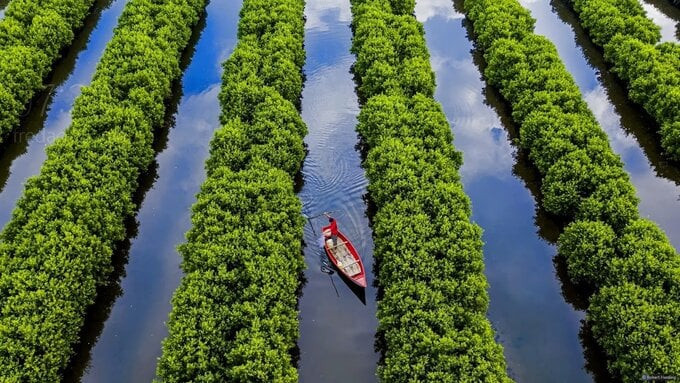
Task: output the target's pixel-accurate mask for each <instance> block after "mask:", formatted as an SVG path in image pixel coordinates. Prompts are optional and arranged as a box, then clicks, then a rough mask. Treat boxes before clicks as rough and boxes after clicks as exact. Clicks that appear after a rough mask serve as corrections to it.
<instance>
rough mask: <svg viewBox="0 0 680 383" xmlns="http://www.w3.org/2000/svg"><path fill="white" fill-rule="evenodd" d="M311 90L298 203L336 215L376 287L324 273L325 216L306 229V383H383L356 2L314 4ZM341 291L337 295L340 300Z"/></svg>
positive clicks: (305, 102)
mask: <svg viewBox="0 0 680 383" xmlns="http://www.w3.org/2000/svg"><path fill="white" fill-rule="evenodd" d="M305 14H306V17H307V22H306V26H305V30H306V31H305V33H306V36H305V46H306V50H307V63H306V66H305V74H306V84H305V90H304V92H303V99H302V117H303V119H304V120H305V122H306V123H307V127H308V130H309V133H308V135H307V137H306V138H305V143H306V144H307V147H308V154H307V157H306V159H305V163H304V167H303V170H302V175H303V186H302V189H301V190H300V192H299V194H298V196H299V198H300V199H301V200H302V203H303V209H304V212H305V213H306V214H307V215H314V214H317V213H319V212H323V211H332V212H333V215H334V216H335V217H336V218H337V221H338V226H339V229H340V230H341V231H343V232H344V233H345V234H346V235H347V236H348V237H349V239H350V240H351V241H352V242H353V243H354V245H355V247H356V248H357V250H358V251H359V254H360V255H361V257H362V259H363V262H364V265H365V266H366V272H367V279H368V287H367V288H366V289H365V292H364V294H361V292H359V291H357V290H355V289H351V288H350V286H349V285H348V283H347V282H345V281H344V280H342V279H341V278H339V277H338V275H337V273H336V274H334V275H332V276H329V275H327V274H324V273H323V272H321V271H320V268H321V265H322V262H323V260H324V259H325V254H324V252H323V249H322V248H321V247H320V245H319V237H320V227H321V225H324V224H326V223H327V221H326V220H325V217H320V218H317V219H313V220H312V222H311V225H310V224H308V225H307V226H306V227H305V237H304V239H305V244H306V246H305V249H304V252H305V260H306V263H307V269H306V270H305V278H306V283H305V285H304V287H303V290H302V296H301V298H300V340H299V342H298V345H299V348H300V363H299V373H300V380H299V381H300V382H301V383H318V382H324V383H341V382H352V383H370V382H376V381H377V377H376V375H375V373H376V365H377V363H378V358H379V355H378V354H377V353H376V352H375V351H374V339H375V332H376V328H377V319H376V301H375V299H376V290H375V288H374V287H373V253H372V252H373V241H372V232H371V229H370V227H369V222H368V218H367V216H366V211H367V205H366V203H365V202H364V199H363V196H364V195H365V193H366V185H367V181H366V178H365V176H364V171H363V169H362V168H361V157H360V153H359V152H358V150H357V148H356V145H357V144H358V142H359V139H358V137H357V134H356V132H355V126H356V124H357V120H356V116H357V114H358V112H359V106H358V104H357V96H356V94H355V92H354V81H353V78H352V75H351V73H350V67H351V65H352V63H353V62H354V57H353V56H352V55H351V54H350V45H351V38H352V34H351V30H350V28H349V23H350V21H351V13H350V8H349V0H333V1H324V0H308V1H307V7H306V10H305ZM336 289H337V294H336Z"/></svg>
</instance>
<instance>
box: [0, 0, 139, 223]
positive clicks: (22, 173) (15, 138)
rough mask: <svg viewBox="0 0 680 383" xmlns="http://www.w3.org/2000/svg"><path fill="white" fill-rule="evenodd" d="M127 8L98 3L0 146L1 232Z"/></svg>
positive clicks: (119, 0)
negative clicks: (40, 89)
mask: <svg viewBox="0 0 680 383" xmlns="http://www.w3.org/2000/svg"><path fill="white" fill-rule="evenodd" d="M126 3H127V0H113V1H110V0H99V1H97V3H96V5H95V7H94V9H93V10H92V12H91V13H90V15H88V17H87V18H86V20H85V25H84V27H83V28H82V29H81V30H80V32H78V34H77V36H76V38H75V40H74V42H73V44H72V45H71V47H70V48H69V49H67V50H66V51H64V52H62V58H61V59H60V60H59V62H58V63H57V64H56V66H55V69H54V70H53V71H52V73H51V74H50V77H49V78H48V79H47V80H46V82H45V84H47V87H46V89H45V91H43V92H40V93H39V94H37V95H36V97H35V98H34V100H33V101H32V102H31V104H30V105H29V106H28V108H27V110H26V112H25V114H24V116H23V118H22V122H21V125H20V126H19V128H18V129H16V130H15V131H13V132H12V133H10V134H9V136H8V137H7V138H6V139H5V142H4V143H3V144H2V145H1V146H0V227H4V226H5V224H6V223H7V221H9V219H10V217H11V214H12V210H14V207H15V205H16V201H17V200H18V199H19V197H20V196H21V194H22V193H23V191H24V183H25V182H26V179H27V178H28V177H30V176H33V175H36V174H38V172H39V171H40V167H41V166H42V163H43V162H44V161H45V158H46V157H47V156H46V153H45V148H46V147H47V146H48V145H50V144H51V143H52V142H54V140H55V139H56V138H58V137H60V136H62V135H63V133H64V130H66V128H67V127H68V126H69V125H70V123H71V108H72V107H73V101H74V100H75V98H76V97H78V95H80V88H81V87H82V86H85V85H87V84H89V83H90V81H91V79H92V75H93V74H94V70H95V68H96V66H97V63H99V59H100V58H101V56H102V54H103V53H104V48H105V47H106V44H107V43H108V42H109V40H110V39H111V37H112V36H113V29H114V27H115V26H116V23H117V21H118V17H119V16H120V14H121V13H122V11H123V7H125V4H126Z"/></svg>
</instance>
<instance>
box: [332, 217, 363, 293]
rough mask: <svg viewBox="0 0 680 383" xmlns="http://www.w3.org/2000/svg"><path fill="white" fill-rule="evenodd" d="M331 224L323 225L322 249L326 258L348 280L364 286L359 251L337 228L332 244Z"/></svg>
mask: <svg viewBox="0 0 680 383" xmlns="http://www.w3.org/2000/svg"><path fill="white" fill-rule="evenodd" d="M330 230H331V226H330V225H328V226H324V227H323V228H322V230H321V231H322V232H323V233H324V246H323V247H324V249H325V250H326V255H328V259H330V260H331V262H333V264H334V265H335V267H336V268H337V269H338V270H339V271H340V272H341V273H342V274H343V275H344V276H345V277H347V279H349V280H350V281H352V282H354V283H355V284H356V285H358V286H361V287H366V270H365V269H364V264H363V262H361V257H359V253H357V250H356V249H355V248H354V245H352V242H350V241H349V239H347V237H345V235H344V234H342V233H341V232H340V230H338V241H337V245H333V240H332V239H331V238H329V236H330Z"/></svg>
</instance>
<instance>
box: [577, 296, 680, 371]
mask: <svg viewBox="0 0 680 383" xmlns="http://www.w3.org/2000/svg"><path fill="white" fill-rule="evenodd" d="M678 298H679V297H678V296H677V295H675V296H674V297H670V296H669V295H668V294H666V293H665V292H663V291H662V290H661V289H659V288H653V289H647V288H643V287H640V286H637V285H635V284H631V283H625V284H622V285H617V286H610V287H605V288H603V289H602V290H600V291H599V292H598V293H597V294H596V295H594V296H593V298H592V299H591V304H590V308H589V310H588V321H589V322H590V323H592V330H593V335H594V336H595V337H596V338H597V339H598V342H599V343H600V344H601V345H602V346H603V347H604V349H605V350H607V351H608V352H609V353H610V354H613V355H616V356H617V358H616V359H614V360H612V362H611V364H610V368H611V369H612V370H615V371H618V372H619V373H620V374H621V376H622V377H623V378H624V381H626V382H636V381H639V380H640V376H641V375H643V374H645V375H656V374H659V373H662V374H669V375H675V376H677V375H678V374H680V363H678V360H680V339H678V331H677V329H678V328H679V327H680V303H678V302H680V301H679V300H678ZM660 371H663V372H660Z"/></svg>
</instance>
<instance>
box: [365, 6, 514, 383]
mask: <svg viewBox="0 0 680 383" xmlns="http://www.w3.org/2000/svg"><path fill="white" fill-rule="evenodd" d="M352 12H353V15H354V18H353V24H352V26H353V30H354V39H353V44H352V51H353V52H354V53H355V54H356V56H357V61H356V64H355V66H354V71H355V74H356V77H357V78H358V80H359V81H358V83H359V88H358V89H359V98H360V100H362V101H364V102H363V105H362V108H361V112H360V114H359V118H358V119H359V124H358V126H357V131H358V132H359V133H360V135H361V137H362V140H363V141H364V143H365V144H366V146H367V148H368V152H367V156H366V159H365V162H364V167H365V168H366V177H367V178H368V180H369V185H368V191H369V195H370V197H371V200H372V201H373V202H374V203H375V205H376V208H377V210H376V213H375V216H374V217H373V236H374V243H375V250H374V257H375V259H376V262H377V266H378V267H377V269H376V274H377V280H378V282H379V284H380V287H381V288H382V290H383V292H384V294H383V295H382V296H383V297H382V299H381V300H380V301H379V302H378V322H379V327H378V331H379V333H380V337H381V338H382V339H384V350H383V352H384V361H383V362H382V363H381V365H380V366H379V369H378V375H379V378H380V380H381V381H383V382H415V381H417V382H457V381H485V382H507V381H510V379H509V378H508V377H507V373H506V371H505V361H504V360H503V351H502V348H501V346H500V345H498V344H497V343H496V342H495V340H494V334H493V331H492V329H491V326H490V324H489V321H488V320H487V319H486V311H487V307H488V299H489V298H488V295H487V293H486V289H487V281H486V278H485V276H484V273H483V271H484V262H483V255H482V245H483V243H482V240H481V234H482V233H481V229H480V228H479V227H478V226H477V225H475V224H473V223H472V222H471V221H470V215H471V211H470V201H469V199H468V197H467V196H466V195H465V193H464V191H463V188H462V185H461V183H460V177H459V175H458V168H459V167H460V165H461V162H462V157H461V155H460V153H458V152H457V151H456V150H455V149H454V147H453V146H452V145H451V141H452V139H453V137H452V135H451V129H450V127H449V124H448V121H447V119H446V116H445V115H444V113H443V111H442V109H441V106H440V105H439V104H438V103H437V102H436V101H435V100H434V99H433V94H434V86H435V85H434V76H433V73H432V70H431V68H430V63H429V54H428V52H427V46H426V44H425V41H424V32H423V27H422V25H421V24H420V23H418V22H417V21H416V20H415V18H414V17H413V15H412V14H413V1H398V0H393V1H386V0H382V1H380V0H374V1H371V0H354V1H352Z"/></svg>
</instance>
